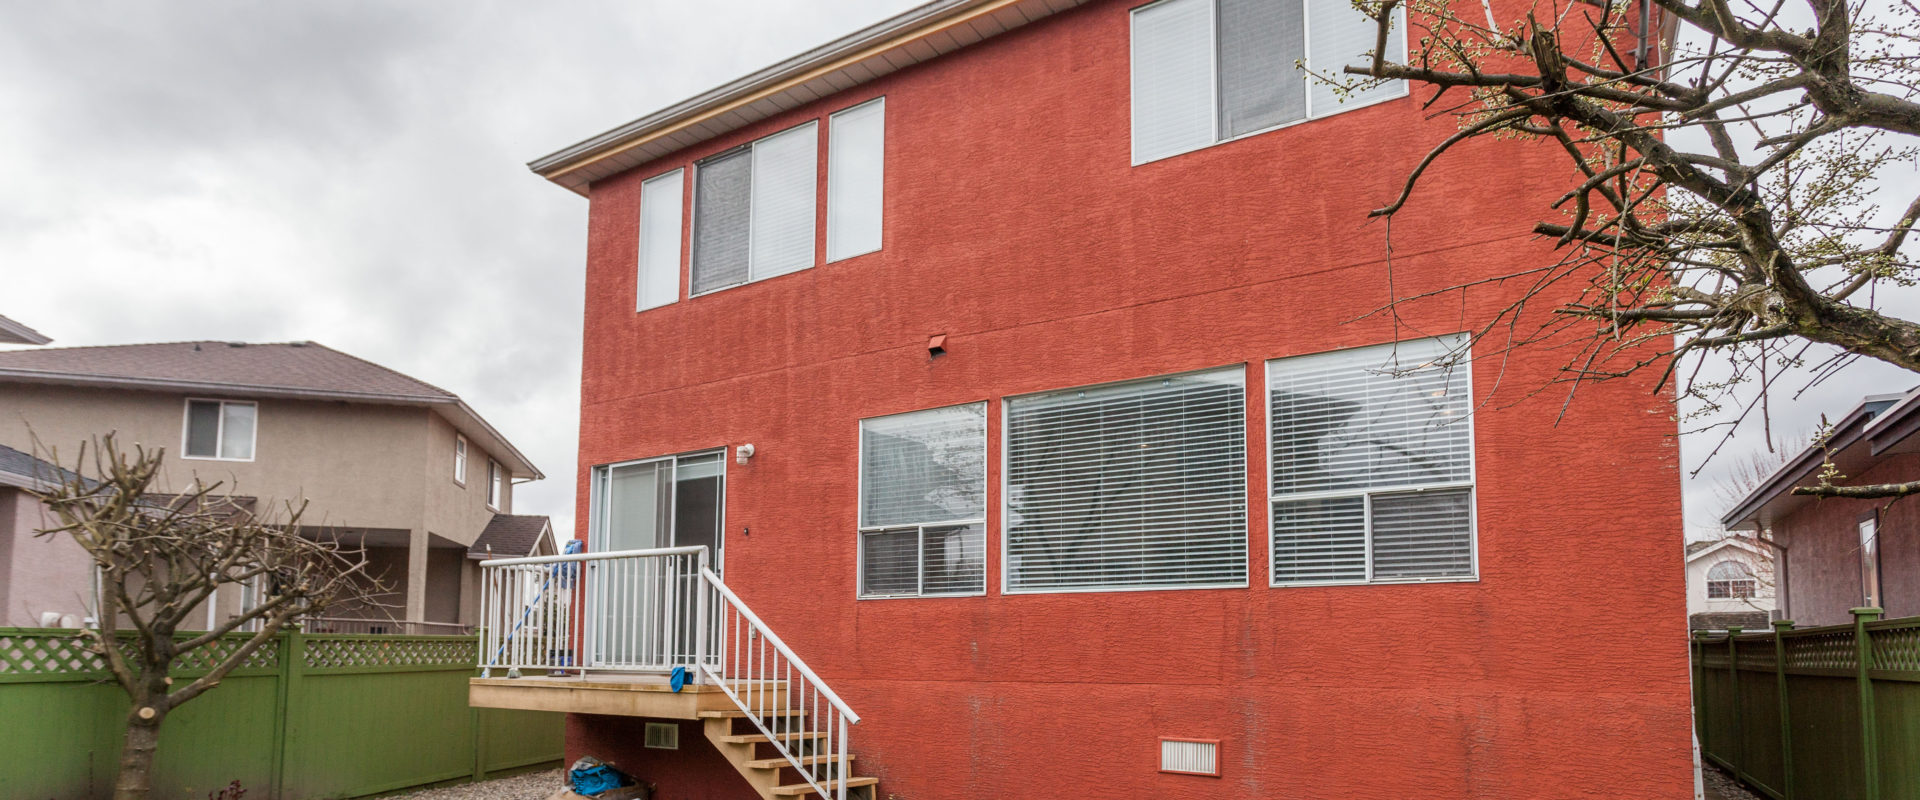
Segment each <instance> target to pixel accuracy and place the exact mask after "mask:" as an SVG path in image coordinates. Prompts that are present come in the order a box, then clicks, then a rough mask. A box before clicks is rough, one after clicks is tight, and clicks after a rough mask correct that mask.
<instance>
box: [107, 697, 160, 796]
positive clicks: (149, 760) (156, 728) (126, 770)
mask: <svg viewBox="0 0 1920 800" xmlns="http://www.w3.org/2000/svg"><path fill="white" fill-rule="evenodd" d="M143 709H147V710H151V711H152V717H151V718H143V717H141V715H140V712H141V711H142V710H143ZM162 719H165V714H164V713H162V712H161V711H160V710H159V709H157V708H153V706H152V705H149V704H147V703H139V702H136V703H134V704H133V709H132V710H130V711H128V712H127V736H126V741H125V743H124V744H123V745H122V746H121V750H120V775H119V777H117V778H115V779H114V782H113V800H147V795H148V794H149V793H151V792H152V791H153V754H154V751H155V750H156V749H158V748H159V746H160V721H161V720H162Z"/></svg>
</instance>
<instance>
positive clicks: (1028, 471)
mask: <svg viewBox="0 0 1920 800" xmlns="http://www.w3.org/2000/svg"><path fill="white" fill-rule="evenodd" d="M1245 394H1246V391H1245V386H1244V375H1243V372H1242V370H1241V369H1240V368H1237V367H1236V368H1228V369H1222V370H1215V371H1211V372H1206V373H1197V374H1189V375H1178V376H1171V377H1165V378H1153V379H1149V380H1144V381H1133V382H1129V383H1123V384H1114V385H1109V386H1099V387H1089V388H1085V389H1075V390H1068V391H1063V392H1054V393H1051V394H1046V395H1037V396H1032V397H1022V398H1014V399H1012V400H1009V401H1008V404H1007V409H1008V411H1007V419H1008V421H1007V424H1008V435H1007V441H1008V443H1007V447H1008V453H1007V477H1006V480H1007V493H1006V496H1007V504H1008V520H1007V521H1008V541H1007V562H1008V563H1007V573H1008V588H1009V590H1011V591H1055V590H1072V589H1118V588H1151V587H1183V586H1185V587H1194V586H1220V585H1234V584H1240V583H1244V582H1245V580H1246V458H1245V448H1246V443H1245V439H1244V436H1245V425H1244V421H1245V413H1246V411H1245Z"/></svg>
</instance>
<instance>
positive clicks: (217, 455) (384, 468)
mask: <svg viewBox="0 0 1920 800" xmlns="http://www.w3.org/2000/svg"><path fill="white" fill-rule="evenodd" d="M109 432H115V433H117V435H118V440H119V441H120V442H121V444H122V445H125V446H133V445H140V446H144V447H147V448H164V449H165V451H166V457H165V466H164V471H163V473H162V474H163V478H162V480H163V482H164V483H165V484H166V485H164V486H161V487H159V488H160V489H161V490H162V491H168V492H173V491H179V490H181V489H182V488H184V487H187V486H189V485H190V484H192V482H194V481H195V480H199V481H203V482H207V483H211V482H214V481H220V482H223V483H224V484H226V490H227V491H231V492H232V493H234V494H237V495H242V496H246V497H251V498H256V499H257V504H258V508H259V509H260V510H261V511H262V512H268V511H270V510H271V509H272V508H275V507H279V506H280V504H282V503H285V502H287V501H298V500H304V501H306V502H307V507H306V512H305V515H304V516H303V518H302V525H303V527H305V528H306V529H308V530H310V531H312V532H313V533H314V535H316V536H318V535H325V536H334V537H338V538H339V540H341V541H343V542H345V543H348V544H351V545H354V546H357V547H363V548H364V549H365V552H366V555H367V558H368V561H369V564H370V566H371V572H372V574H374V575H375V576H377V577H379V578H380V579H381V580H382V581H383V582H384V583H385V584H386V587H387V591H386V592H385V593H384V594H383V595H380V596H379V597H378V598H377V599H376V600H375V602H374V603H372V604H369V605H365V606H362V607H355V608H346V609H342V610H340V611H338V612H334V614H332V615H330V616H339V617H342V618H346V619H344V620H342V621H339V622H328V621H322V623H320V628H321V629H323V630H325V629H330V628H329V626H334V627H332V628H331V629H336V630H342V631H359V632H403V631H419V632H436V633H437V632H450V631H453V630H457V629H458V628H460V627H462V626H466V625H471V624H472V623H473V621H474V619H475V618H476V616H477V612H478V609H477V606H478V602H479V599H478V591H477V585H476V576H475V573H476V572H477V570H478V567H477V566H476V563H477V562H475V561H473V560H472V559H469V558H468V552H469V550H470V548H472V547H473V546H474V545H475V544H476V543H478V542H480V541H481V540H482V538H483V536H484V535H485V534H486V532H487V531H488V530H489V527H490V526H493V525H494V524H495V523H496V520H497V519H500V518H506V519H507V520H510V521H512V520H519V519H522V518H521V517H519V516H516V515H513V490H514V484H515V482H516V481H521V482H524V481H529V480H537V479H539V478H542V477H544V476H543V475H542V474H541V473H540V471H539V470H538V469H537V468H535V467H534V466H533V464H532V463H530V462H529V461H528V460H527V458H526V456H524V455H522V454H521V453H520V451H519V450H517V449H515V448H514V446H513V445H512V443H510V442H508V441H507V439H506V437H505V436H503V435H501V434H500V432H499V431H497V430H495V429H494V428H493V426H492V425H489V424H488V423H487V422H486V420H484V419H482V418H481V417H480V415H479V414H477V413H475V412H474V410H473V409H472V408H470V407H469V406H468V405H467V404H466V403H465V402H463V401H462V400H461V399H460V398H459V397H458V396H456V395H454V394H453V393H452V392H448V391H446V390H444V389H440V388H438V387H435V386H432V385H429V384H426V383H423V382H421V381H418V380H415V379H413V378H410V377H408V376H406V375H402V374H400V373H398V372H395V371H393V370H390V369H387V368H385V367H382V366H380V365H378V364H374V363H371V362H368V361H365V360H362V359H359V358H355V357H353V356H350V355H347V354H346V353H342V352H340V351H337V350H333V349H331V348H328V347H325V346H322V345H319V344H314V343H312V342H291V343H279V344H245V343H238V342H233V343H229V342H179V343H169V344H137V345H120V346H111V347H70V348H50V349H36V350H14V351H6V352H0V445H5V446H8V447H11V448H13V449H14V450H16V451H19V452H21V453H31V454H35V455H39V456H40V457H41V458H45V459H48V460H52V461H54V462H56V463H64V461H65V459H68V458H71V457H72V455H73V454H74V452H75V451H76V449H77V447H78V446H79V445H80V443H82V442H85V441H88V440H90V439H91V438H93V437H96V436H99V435H101V434H105V433H109ZM36 439H37V443H36ZM48 448H51V449H52V453H51V455H49V454H48V452H47V449H48ZM509 524H510V527H514V528H515V529H516V530H517V529H518V528H519V527H523V526H521V525H519V524H518V523H517V522H515V523H509ZM546 538H547V540H548V542H549V544H548V545H547V547H548V548H551V547H552V545H551V539H552V534H551V532H550V531H549V532H548V533H547V535H546ZM14 541H15V542H16V552H15V553H14V558H15V559H16V560H18V559H20V558H21V553H20V552H18V550H19V548H18V546H17V542H18V541H19V540H18V539H17V538H16V539H15V540H14ZM37 541H38V542H39V543H41V544H42V546H45V542H46V540H45V539H41V540H37ZM495 549H496V551H498V550H499V548H495ZM62 580H65V581H67V582H68V583H69V584H70V585H73V586H76V587H80V586H84V585H85V583H86V581H87V577H86V575H84V574H75V575H65V576H63V577H62ZM69 593H73V592H69ZM241 594H243V592H241V591H240V590H239V589H238V588H237V587H235V588H233V589H232V590H231V591H230V592H229V593H228V595H223V596H222V597H221V598H220V600H219V604H218V606H219V608H217V609H216V610H215V612H216V613H231V612H232V611H234V610H237V609H238V607H239V605H240V604H241V603H243V602H245V599H244V598H242V597H241V596H240V595H241ZM370 621H378V622H370ZM396 621H397V622H400V623H404V624H400V625H395V624H393V623H394V622H396Z"/></svg>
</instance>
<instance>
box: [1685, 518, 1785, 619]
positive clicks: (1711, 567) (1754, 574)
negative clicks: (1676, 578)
mask: <svg viewBox="0 0 1920 800" xmlns="http://www.w3.org/2000/svg"><path fill="white" fill-rule="evenodd" d="M1774 586H1775V582H1774V568H1773V554H1772V552H1771V551H1769V550H1768V549H1767V548H1766V546H1764V545H1759V544H1754V543H1752V542H1749V541H1747V540H1745V539H1738V538H1734V537H1727V538H1724V539H1715V540H1712V541H1705V542H1690V543H1688V544H1687V624H1688V626H1689V627H1691V628H1693V629H1695V630H1723V629H1725V628H1726V627H1727V626H1729V625H1738V626H1740V627H1741V628H1744V629H1747V630H1760V629H1764V628H1766V627H1767V625H1768V623H1769V622H1771V621H1772V619H1773V616H1774Z"/></svg>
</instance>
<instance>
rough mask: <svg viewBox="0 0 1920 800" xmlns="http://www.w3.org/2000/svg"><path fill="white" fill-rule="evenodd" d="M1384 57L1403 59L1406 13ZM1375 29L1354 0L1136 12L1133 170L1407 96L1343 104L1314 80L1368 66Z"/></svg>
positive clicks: (1234, 0)
mask: <svg viewBox="0 0 1920 800" xmlns="http://www.w3.org/2000/svg"><path fill="white" fill-rule="evenodd" d="M1395 13H1396V14H1397V15H1398V16H1397V17H1396V18H1395V20H1394V26H1393V33H1392V35H1391V36H1389V37H1388V41H1387V51H1388V53H1387V55H1388V58H1389V59H1391V60H1395V61H1405V59H1406V51H1407V40H1406V22H1405V20H1406V12H1405V7H1404V6H1401V7H1400V8H1399V9H1397V10H1396V11H1395ZM1374 43H1375V26H1374V23H1373V20H1372V19H1369V18H1368V17H1367V15H1365V14H1363V13H1361V12H1360V11H1359V10H1358V9H1356V8H1354V7H1353V4H1352V3H1350V2H1348V0H1160V2H1157V3H1152V4H1149V5H1145V6H1141V7H1140V8H1137V9H1134V11H1133V34H1132V64H1131V72H1132V83H1133V98H1132V99H1133V163H1135V164H1144V163H1146V162H1148V161H1154V160H1157V159H1162V158H1166V157H1168V156H1173V155H1178V154H1180V153H1184V152H1187V151H1190V150H1196V149H1199V148H1202V147H1206V146H1208V145H1212V144H1217V143H1219V142H1222V141H1226V140H1228V139H1233V138H1236V137H1240V136H1246V135H1248V134H1252V133H1258V132H1260V131H1264V130H1270V129H1272V128H1276V127H1279V126H1281V125H1288V124H1292V123H1295V122H1301V121H1303V120H1308V119H1316V118H1319V117H1325V116H1329V115H1332V114H1337V113H1339V112H1341V111H1344V110H1349V109H1353V108H1358V107H1360V106H1364V105H1369V104H1372V103H1375V102H1378V101H1380V100H1386V99H1391V98H1395V97H1401V96H1403V95H1405V94H1406V93H1407V87H1406V82H1405V81H1386V82H1383V83H1379V84H1357V85H1355V86H1353V87H1351V90H1350V91H1348V92H1346V93H1345V96H1344V97H1342V96H1341V93H1339V92H1337V91H1336V90H1335V87H1333V86H1330V85H1327V84H1325V83H1322V82H1319V81H1314V80H1311V79H1310V78H1309V77H1308V74H1307V72H1306V71H1305V70H1302V69H1300V68H1299V66H1298V65H1299V64H1301V63H1304V64H1306V65H1307V66H1308V68H1310V69H1312V70H1313V71H1314V72H1317V73H1319V74H1321V75H1333V76H1339V75H1341V69H1342V68H1344V67H1346V66H1349V65H1356V64H1364V63H1366V61H1367V60H1368V59H1369V58H1371V57H1372V53H1373V49H1374Z"/></svg>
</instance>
